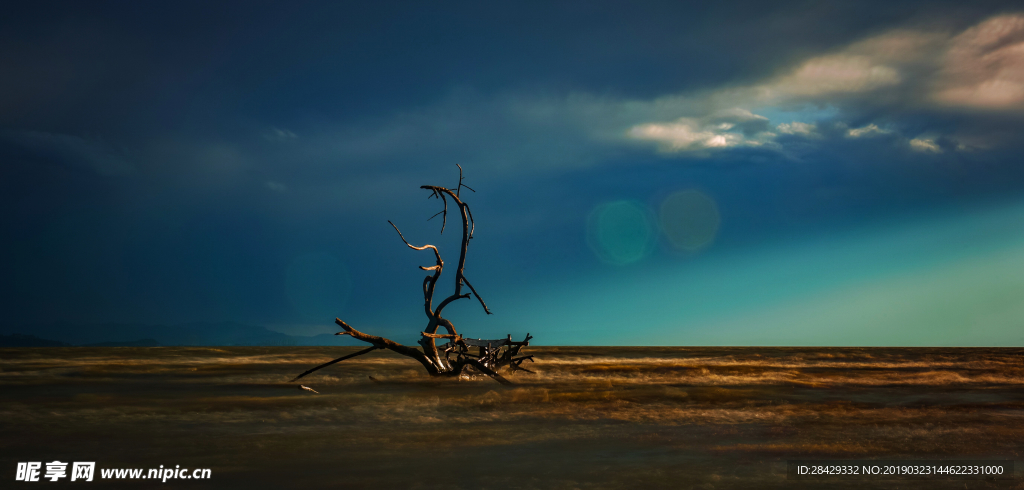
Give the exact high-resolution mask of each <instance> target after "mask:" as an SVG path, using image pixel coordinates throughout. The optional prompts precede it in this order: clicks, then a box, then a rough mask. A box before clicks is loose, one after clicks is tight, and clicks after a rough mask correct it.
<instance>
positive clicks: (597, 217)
mask: <svg viewBox="0 0 1024 490" xmlns="http://www.w3.org/2000/svg"><path fill="white" fill-rule="evenodd" d="M656 236H657V229H656V226H655V224H654V220H653V219H652V216H651V213H650V211H648V210H647V207H646V206H644V205H643V204H640V203H637V202H634V201H626V200H623V201H612V202H606V203H604V204H601V205H599V206H597V207H596V208H594V209H593V210H592V211H591V212H590V215H589V216H588V217H587V245H588V246H589V247H590V249H591V250H592V251H593V252H594V254H595V255H596V256H597V258H598V259H600V260H601V261H602V262H604V263H607V264H612V265H626V264H630V263H633V262H637V261H639V260H640V259H643V258H644V257H646V256H648V255H649V254H650V253H651V251H652V250H653V249H654V243H655V238H656Z"/></svg>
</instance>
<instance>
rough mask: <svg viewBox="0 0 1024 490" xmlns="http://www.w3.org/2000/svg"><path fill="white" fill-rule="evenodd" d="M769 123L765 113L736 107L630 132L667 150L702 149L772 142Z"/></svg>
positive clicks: (630, 135)
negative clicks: (698, 117)
mask: <svg viewBox="0 0 1024 490" xmlns="http://www.w3.org/2000/svg"><path fill="white" fill-rule="evenodd" d="M767 123H768V118H766V117H764V116H760V115H757V114H754V113H752V112H750V111H748V110H745V109H736V108H733V109H727V110H724V111H719V112H716V113H714V114H712V115H710V116H707V117H704V118H700V119H693V118H680V119H677V120H676V121H673V122H667V123H648V124H638V125H636V126H633V127H632V128H630V129H629V131H628V132H627V135H628V136H629V137H630V138H632V139H636V140H646V141H653V142H656V143H658V144H659V146H660V148H661V150H662V151H666V152H700V151H706V150H710V149H722V148H731V147H737V146H762V145H764V144H766V143H769V142H770V141H771V139H772V138H773V137H774V136H775V134H774V133H770V132H767V131H765V129H766V128H767Z"/></svg>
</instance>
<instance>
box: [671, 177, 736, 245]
mask: <svg viewBox="0 0 1024 490" xmlns="http://www.w3.org/2000/svg"><path fill="white" fill-rule="evenodd" d="M658 221H659V224H660V225H661V231H662V232H663V233H665V237H666V238H668V241H669V243H671V244H672V246H673V247H675V248H676V249H679V250H685V251H687V252H696V251H697V250H700V249H702V248H704V247H707V246H708V245H710V244H711V242H713V241H714V240H715V235H717V234H718V227H719V226H720V225H721V222H722V217H721V215H720V214H719V213H718V205H717V204H715V200H714V199H712V198H710V197H708V196H707V195H705V194H704V193H702V192H700V191H696V190H693V189H687V190H682V191H678V192H675V193H673V194H672V195H670V196H668V197H667V198H665V200H664V201H662V202H661V209H660V213H659V214H658Z"/></svg>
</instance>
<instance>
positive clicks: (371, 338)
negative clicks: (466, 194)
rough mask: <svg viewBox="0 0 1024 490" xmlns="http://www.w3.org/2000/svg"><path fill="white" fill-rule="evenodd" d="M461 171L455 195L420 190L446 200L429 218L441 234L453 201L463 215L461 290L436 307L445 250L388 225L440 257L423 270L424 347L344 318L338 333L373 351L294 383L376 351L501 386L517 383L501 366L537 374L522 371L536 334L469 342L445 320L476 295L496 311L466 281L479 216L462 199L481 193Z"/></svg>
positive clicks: (458, 277)
mask: <svg viewBox="0 0 1024 490" xmlns="http://www.w3.org/2000/svg"><path fill="white" fill-rule="evenodd" d="M458 167H459V185H458V186H457V187H456V188H455V190H454V191H453V190H451V189H448V188H446V187H438V186H433V185H424V186H420V188H421V189H426V190H428V191H430V196H428V199H429V198H435V199H440V200H441V202H442V203H443V204H444V208H443V209H441V211H438V212H437V214H435V215H434V216H431V217H430V218H428V221H429V220H431V219H434V218H436V217H437V216H438V215H440V216H441V233H444V228H445V225H447V223H448V200H449V199H451V200H452V201H453V202H454V204H455V206H456V207H457V209H458V213H459V215H460V217H461V218H462V250H461V251H460V253H459V263H458V266H457V268H456V269H455V292H453V293H452V294H451V295H450V296H448V297H446V298H444V299H443V300H441V302H440V303H438V304H437V306H436V307H435V306H434V292H435V290H436V286H437V281H438V280H439V279H440V278H441V272H442V271H443V270H444V261H443V260H441V252H440V251H438V249H437V247H435V246H434V245H423V246H421V247H417V246H415V245H413V244H411V243H409V241H408V240H406V239H405V236H403V235H402V232H401V231H399V229H398V227H397V226H395V224H394V223H391V221H388V223H390V224H391V226H392V227H394V229H395V231H396V232H398V236H399V237H400V238H401V239H402V241H403V242H405V244H406V245H407V246H408V247H409V248H411V249H413V250H428V249H429V250H431V251H433V252H434V258H435V259H436V261H435V264H434V265H432V266H429V267H423V266H420V269H423V270H425V271H427V272H431V274H428V275H427V277H426V278H424V279H423V301H424V303H423V309H424V312H425V313H426V315H427V326H426V328H425V329H424V330H423V331H422V332H420V334H421V337H420V340H419V348H416V347H410V346H406V345H402V344H399V343H398V342H395V341H393V340H390V339H387V338H384V337H378V336H376V335H370V334H366V333H363V332H360V331H359V330H356V329H355V328H352V327H351V326H350V325H349V324H347V323H345V322H344V321H342V320H341V319H340V318H335V319H334V322H335V323H337V324H338V325H339V326H340V327H341V328H342V329H343V330H342V331H341V332H338V333H337V334H335V335H349V336H351V337H352V338H355V339H358V340H361V341H363V342H366V343H368V344H370V347H367V348H366V349H363V350H361V351H359V352H356V353H354V354H349V355H347V356H342V357H339V358H337V359H335V360H333V361H330V362H327V363H324V364H321V365H319V366H317V367H314V368H313V369H310V370H308V371H306V372H304V373H302V374H300V375H298V376H297V377H296V378H295V379H293V380H292V381H293V382H294V381H297V380H299V379H300V378H302V377H303V376H306V375H307V374H310V373H312V372H314V371H317V370H319V369H322V368H325V367H327V366H330V365H332V364H335V363H338V362H341V361H344V360H346V359H351V358H353V357H356V356H361V355H363V354H367V353H369V352H373V351H375V350H377V349H387V350H390V351H393V352H397V353H399V354H402V355H403V356H406V357H411V358H413V359H415V360H417V361H419V362H420V364H422V365H423V367H424V368H426V370H427V372H428V373H429V374H430V375H431V376H454V377H459V376H461V375H462V374H463V373H464V372H466V370H467V368H473V369H476V370H477V371H480V372H481V373H483V374H486V375H488V376H490V377H491V378H494V379H495V380H496V381H498V382H499V383H502V384H511V383H510V382H509V381H508V380H507V379H505V377H504V376H502V375H501V374H498V371H499V370H500V369H501V368H507V369H508V371H509V372H515V371H518V370H522V371H526V372H532V371H530V370H529V369H526V368H524V367H522V364H523V362H525V361H531V362H533V356H520V351H521V350H522V349H523V347H526V346H528V345H530V339H532V338H533V337H531V336H530V334H526V338H525V339H523V341H522V342H514V341H512V336H511V335H509V336H507V337H506V338H504V339H498V340H480V339H469V338H464V337H463V336H461V335H460V334H459V333H458V332H457V331H456V330H455V325H453V324H452V322H451V321H450V320H448V319H446V318H444V317H443V316H441V314H442V313H443V312H444V309H445V307H447V306H448V305H449V304H451V303H452V302H454V301H457V300H460V299H468V298H470V297H471V296H476V299H477V300H478V301H479V302H480V306H481V307H483V309H484V312H485V313H487V314H488V315H490V314H491V310H490V309H489V308H487V303H485V302H484V300H483V298H481V297H480V294H479V293H477V292H476V289H475V288H473V285H472V284H470V282H469V279H467V278H466V275H465V273H464V270H465V266H466V252H467V251H468V250H469V242H470V240H472V239H473V232H474V231H475V230H476V223H475V222H474V221H473V213H472V212H471V211H470V210H469V205H468V204H466V203H465V202H463V201H462V198H461V192H462V189H463V188H466V189H469V190H470V191H472V192H476V191H475V190H473V189H472V188H470V187H469V186H467V185H465V184H463V183H462V166H461V165H459V166H458ZM463 285H465V286H466V287H467V288H469V291H470V292H469V293H463V292H462V287H463ZM439 327H441V328H444V331H445V332H447V333H443V334H439V333H437V330H438V328H439ZM438 339H443V340H447V342H446V343H445V344H443V345H440V346H439V345H437V344H436V341H437V340H438ZM473 347H475V348H476V349H477V350H476V352H473V351H472V350H471V348H473Z"/></svg>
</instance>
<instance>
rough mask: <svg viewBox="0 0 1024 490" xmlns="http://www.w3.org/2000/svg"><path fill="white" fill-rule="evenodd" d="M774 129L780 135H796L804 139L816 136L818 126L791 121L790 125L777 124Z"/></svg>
mask: <svg viewBox="0 0 1024 490" xmlns="http://www.w3.org/2000/svg"><path fill="white" fill-rule="evenodd" d="M775 129H776V130H778V131H779V132H780V133H782V134H797V135H801V136H805V137H811V136H816V135H817V131H818V126H817V125H816V124H814V123H803V122H800V121H793V122H791V123H782V124H779V125H778V126H776V127H775Z"/></svg>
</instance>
